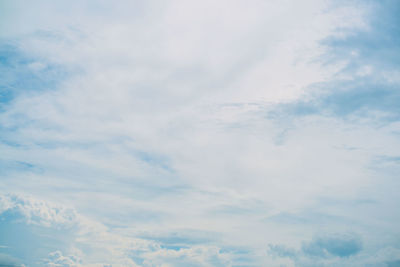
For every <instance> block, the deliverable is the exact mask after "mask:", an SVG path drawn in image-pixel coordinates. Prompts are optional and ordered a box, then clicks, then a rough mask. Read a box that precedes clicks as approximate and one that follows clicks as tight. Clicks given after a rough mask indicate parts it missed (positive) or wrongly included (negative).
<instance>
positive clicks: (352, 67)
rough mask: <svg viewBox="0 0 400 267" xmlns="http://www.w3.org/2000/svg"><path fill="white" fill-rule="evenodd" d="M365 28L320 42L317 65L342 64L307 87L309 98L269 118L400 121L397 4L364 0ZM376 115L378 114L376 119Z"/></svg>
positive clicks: (282, 107) (280, 108) (284, 106)
mask: <svg viewBox="0 0 400 267" xmlns="http://www.w3.org/2000/svg"><path fill="white" fill-rule="evenodd" d="M369 5H370V6H369V14H368V16H367V24H368V27H367V28H366V29H357V30H350V29H340V28H339V29H338V30H337V31H338V34H337V35H333V36H331V37H329V38H326V39H325V40H323V41H322V42H321V44H322V45H323V47H325V48H326V52H325V53H324V55H323V56H321V57H320V58H319V59H318V60H319V61H320V62H321V63H322V66H328V65H334V64H339V63H343V62H345V66H344V67H343V68H341V69H340V70H339V71H338V72H337V73H336V75H334V77H333V78H332V79H331V80H329V81H327V82H322V83H318V84H314V85H312V86H310V90H311V93H310V94H309V95H308V96H307V97H305V98H302V99H300V100H298V101H296V102H293V103H289V104H282V105H279V106H278V107H277V108H276V109H275V110H274V111H273V112H271V113H270V115H271V116H278V117H279V116H280V115H282V114H286V115H287V114H290V115H291V116H307V115H314V114H322V115H327V116H335V117H341V118H349V117H350V116H355V117H370V118H371V119H374V118H376V119H377V121H379V122H380V123H384V122H391V121H398V120H400V105H399V103H400V79H399V74H400V17H399V15H398V14H399V13H400V3H399V1H392V0H387V1H369ZM377 113H378V114H377Z"/></svg>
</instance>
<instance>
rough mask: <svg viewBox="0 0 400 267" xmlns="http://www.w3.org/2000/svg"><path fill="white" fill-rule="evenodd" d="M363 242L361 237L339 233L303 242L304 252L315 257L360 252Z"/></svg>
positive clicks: (302, 248) (349, 254)
mask: <svg viewBox="0 0 400 267" xmlns="http://www.w3.org/2000/svg"><path fill="white" fill-rule="evenodd" d="M361 249H362V242H361V240H360V238H359V237H357V236H352V235H337V236H326V237H317V238H315V239H314V240H312V241H311V242H308V243H303V244H302V247H301V250H302V251H303V253H305V254H307V255H310V256H314V257H326V256H327V255H329V254H330V255H332V256H338V257H342V258H343V257H349V256H352V255H355V254H357V253H359V252H360V251H361Z"/></svg>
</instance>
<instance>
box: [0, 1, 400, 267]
mask: <svg viewBox="0 0 400 267" xmlns="http://www.w3.org/2000/svg"><path fill="white" fill-rule="evenodd" d="M16 3H17V4H12V5H11V4H10V5H11V6H14V7H17V8H16V11H15V12H16V14H17V15H18V16H16V17H25V18H26V20H28V21H30V20H32V21H34V23H32V24H31V25H25V24H24V25H21V24H18V25H19V26H18V27H16V30H15V32H14V33H13V34H11V35H16V36H17V37H18V38H16V39H13V40H14V41H15V42H16V43H17V44H18V48H19V51H22V52H21V53H23V55H29V57H31V58H33V59H34V61H33V63H32V62H31V63H29V67H30V68H31V69H32V70H33V71H35V72H38V73H39V75H40V71H41V70H42V68H47V67H49V66H54V67H55V68H57V67H60V68H61V69H62V70H63V71H65V72H67V73H66V75H65V77H63V79H62V80H61V81H60V82H59V83H58V84H56V85H55V86H54V88H53V87H52V88H40V89H46V90H37V91H35V92H31V93H29V94H28V93H27V94H21V95H19V96H18V97H17V98H16V99H14V100H13V101H12V102H10V103H8V106H7V108H6V109H5V110H4V112H2V113H1V114H0V124H1V125H2V127H3V128H4V134H2V137H3V139H2V140H4V141H5V142H2V143H1V144H0V149H1V150H2V151H3V152H4V153H1V155H0V159H2V160H7V161H11V162H12V161H18V162H26V163H29V164H31V165H32V166H35V167H37V169H36V170H37V171H30V170H19V169H13V170H9V171H8V172H7V173H6V174H5V177H4V179H3V182H2V184H1V185H0V189H1V191H2V192H17V193H18V192H20V193H23V194H24V193H25V194H26V193H29V194H31V195H34V196H36V197H37V196H40V198H43V199H44V200H46V201H55V202H59V203H62V204H63V205H67V206H70V207H73V209H65V208H61V207H58V206H48V204H46V203H45V202H41V201H35V200H30V199H25V198H23V199H21V198H19V197H5V198H3V200H2V206H1V207H2V208H1V210H2V211H5V210H15V211H16V212H18V213H21V214H23V216H24V218H26V222H27V223H28V224H33V225H39V226H45V227H50V228H57V227H58V226H59V225H63V227H64V226H69V227H70V226H75V227H76V229H75V228H74V230H73V234H72V235H71V236H72V237H73V240H72V241H71V240H68V242H70V243H68V242H67V241H66V242H67V243H68V244H69V246H65V244H63V246H64V247H65V249H66V250H65V251H62V249H61V248H54V249H53V250H52V251H49V253H50V252H54V251H56V250H60V251H59V252H54V254H52V255H50V258H51V259H52V260H51V261H49V264H50V262H51V264H59V265H60V266H63V265H62V264H64V265H65V264H70V265H71V264H76V265H78V266H79V264H81V263H78V262H76V261H75V260H74V259H73V258H72V257H70V254H71V255H78V256H79V258H80V259H82V262H85V263H84V264H94V266H95V264H103V263H104V264H112V266H117V265H118V264H120V265H121V266H127V265H134V263H133V262H132V258H130V257H129V255H130V254H129V253H134V251H139V255H140V257H141V260H142V261H143V265H144V266H146V264H147V265H148V266H152V265H157V266H158V265H161V264H171V266H177V265H178V264H188V262H189V261H190V262H191V263H193V264H194V265H195V264H197V265H201V266H207V264H208V265H210V266H213V264H214V265H222V266H225V265H229V264H230V263H232V261H233V259H232V257H233V256H232V255H230V252H229V253H222V252H221V251H222V248H223V247H233V248H234V249H236V248H237V247H240V246H242V247H245V249H247V250H251V251H253V253H252V254H251V255H249V256H248V257H249V258H251V259H252V260H254V262H256V263H255V264H256V265H257V264H258V265H260V263H270V262H269V261H270V259H266V258H267V257H266V244H267V243H268V242H269V243H278V241H280V240H284V241H287V240H291V241H288V242H289V243H290V242H291V244H294V245H296V244H297V245H298V244H299V242H300V241H301V240H302V239H304V238H306V237H309V236H310V235H311V234H312V233H313V231H314V229H310V226H307V227H304V226H290V227H289V228H290V230H289V231H288V230H287V228H285V227H282V226H279V225H276V224H274V223H270V222H265V218H269V217H272V216H274V215H277V214H282V213H285V212H287V213H299V212H301V211H304V210H307V209H310V208H315V206H318V208H317V209H325V207H321V206H320V202H319V201H320V198H321V197H327V198H339V199H345V200H346V201H349V202H351V201H353V200H357V199H359V198H361V199H363V198H365V197H373V198H377V199H379V200H380V201H382V202H385V201H389V200H388V198H387V196H382V195H380V193H376V192H375V191H374V190H373V188H374V187H375V186H377V184H378V183H379V182H380V181H381V180H379V181H378V179H377V177H380V173H379V174H377V173H376V172H374V171H373V170H371V169H368V168H366V166H369V164H370V161H371V160H372V159H373V158H374V157H375V156H376V155H392V156H395V155H396V153H397V151H398V148H399V143H398V140H397V138H395V137H393V135H392V132H393V131H398V130H399V129H398V126H396V125H390V126H385V127H383V128H379V129H375V128H371V127H370V125H363V124H357V125H353V124H352V122H350V123H349V122H348V121H342V120H337V119H334V118H325V117H322V116H310V117H307V118H302V119H298V120H291V118H286V117H284V118H280V119H275V120H274V119H271V118H270V117H268V114H269V111H271V109H273V108H274V106H273V104H274V103H285V102H289V101H293V100H296V99H299V98H301V97H304V93H305V91H306V90H307V87H308V86H309V85H310V84H313V83H317V82H321V81H325V80H326V79H327V78H329V77H331V75H333V74H334V73H335V72H336V71H337V69H339V68H340V67H341V65H340V64H339V65H340V66H338V65H337V64H335V65H333V66H331V65H330V66H323V65H321V64H320V62H318V61H316V60H315V59H317V58H318V57H317V56H318V55H319V54H321V53H322V52H323V49H322V47H321V46H320V45H319V43H318V42H319V41H320V40H321V39H322V38H324V37H327V36H329V35H330V34H332V33H333V32H334V30H335V28H336V27H338V26H340V27H349V28H362V27H365V25H364V24H363V15H364V13H363V11H364V10H363V9H362V8H359V7H354V6H346V7H342V8H333V9H331V8H332V4H333V3H331V2H330V1H315V0H310V1H301V2H300V1H256V2H252V3H249V2H244V1H234V2H232V1H219V2H213V1H201V2H200V1H185V2H182V1H168V2H161V1H150V2H146V3H138V2H127V1H126V2H123V3H122V4H120V5H115V4H110V3H109V2H106V1H102V2H101V3H100V4H98V3H94V2H91V1H85V2H82V3H81V4H75V5H76V6H75V5H72V6H70V3H69V2H62V3H61V4H60V6H57V5H56V4H49V3H45V2H37V3H35V4H34V5H35V8H37V9H41V8H44V7H46V8H49V9H48V10H51V11H48V12H44V14H43V16H41V17H40V18H37V19H35V20H33V19H32V16H34V14H35V13H34V11H31V9H30V8H29V7H31V6H32V4H27V5H28V6H26V7H24V8H23V9H21V8H20V6H21V4H20V2H16ZM18 3H19V4H18ZM328 10H329V11H328ZM49 21H51V22H52V23H51V25H50V23H49ZM8 23H9V24H12V23H13V19H11V20H9V21H8ZM17 28H18V31H17ZM3 34H5V35H6V36H8V38H11V37H9V35H8V34H10V33H3ZM3 128H2V129H3ZM12 144H18V145H17V146H16V145H12ZM351 148H354V149H351ZM388 177H389V178H388ZM390 177H391V176H390V175H386V176H385V178H380V179H390ZM361 185H362V186H361ZM379 192H387V189H386V188H383V189H382V190H381V191H379ZM385 203H386V202H385ZM379 207H382V206H379V205H378V206H377V208H375V209H373V210H374V212H377V213H378V211H377V210H379ZM385 207H386V206H385ZM336 208H337V207H336ZM324 212H327V213H329V214H331V215H332V216H333V215H335V216H337V217H341V216H342V217H346V218H347V216H348V217H351V218H352V219H354V221H357V222H359V221H361V220H363V219H364V218H365V217H366V216H369V212H370V210H368V209H366V210H358V209H355V208H354V207H347V208H344V209H342V210H339V211H338V210H336V209H335V207H329V208H326V210H324ZM379 212H381V213H380V214H381V215H382V218H384V219H383V220H385V219H386V218H389V217H390V216H391V215H390V213H391V211H388V210H383V211H379ZM78 214H84V215H85V216H80V215H78ZM372 224H374V226H375V227H377V228H379V229H382V227H383V225H386V223H384V222H382V221H378V222H373V223H372ZM312 227H315V226H312ZM321 227H322V228H323V226H321ZM329 227H332V228H337V230H338V231H342V230H343V231H345V230H347V228H346V227H347V226H346V225H345V224H344V223H343V222H341V223H337V224H335V225H333V224H332V225H329V226H327V228H329ZM390 227H391V229H392V228H394V226H393V224H392V223H390ZM360 231H361V232H363V233H365V231H364V228H363V229H361V230H360ZM198 232H199V233H200V234H199V235H205V236H206V237H205V239H201V240H202V242H200V244H195V245H194V244H191V242H193V240H195V239H199V238H198V236H196V235H195V234H193V233H198ZM144 233H151V234H152V235H151V236H153V237H154V240H155V241H149V240H147V239H144V238H140V237H139V236H141V235H143V234H144ZM171 233H186V235H187V236H186V235H185V236H183V237H185V238H187V239H188V240H187V241H185V242H186V243H185V242H183V243H184V244H183V245H186V246H188V247H183V248H178V249H177V250H173V249H167V248H164V247H162V245H163V244H162V243H163V242H161V241H157V238H161V237H165V236H167V237H170V236H171ZM217 233H218V234H217ZM294 236H295V238H294ZM183 237H182V236H181V238H183ZM207 242H208V243H207ZM179 244H180V243H179ZM180 245H182V244H180ZM88 248H90V249H88ZM234 249H232V250H234ZM89 250H92V251H94V252H93V254H92V253H87V251H89ZM70 252H71V253H70ZM232 253H233V252H232ZM228 254H229V255H228ZM63 255H66V256H63ZM78 256H77V257H78ZM231 256H232V257H231ZM50 258H49V260H50ZM213 260H215V261H213ZM167 262H169V263H167ZM271 264H274V263H271ZM264 265H265V264H264ZM54 266H57V265H54ZM67 266H68V265H67ZM71 266H73V265H71ZM85 266H88V265H85ZM161 266H162V265H161Z"/></svg>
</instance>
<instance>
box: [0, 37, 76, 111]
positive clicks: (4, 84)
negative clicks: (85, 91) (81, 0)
mask: <svg viewBox="0 0 400 267" xmlns="http://www.w3.org/2000/svg"><path fill="white" fill-rule="evenodd" d="M67 76H68V72H67V71H66V69H65V68H63V67H62V66H59V65H56V64H54V63H49V62H46V61H44V60H43V59H41V58H38V57H34V56H32V55H28V54H27V53H26V52H24V51H22V50H21V49H19V48H18V44H17V43H15V44H13V43H12V42H8V43H7V42H4V41H1V42H0V111H4V108H5V105H6V104H7V103H9V102H10V101H12V100H13V99H14V98H15V97H17V96H18V95H20V94H26V93H35V92H36V93H37V92H43V91H46V90H54V89H56V88H57V84H58V83H60V82H61V81H62V80H63V79H65V78H66V77H67Z"/></svg>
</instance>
